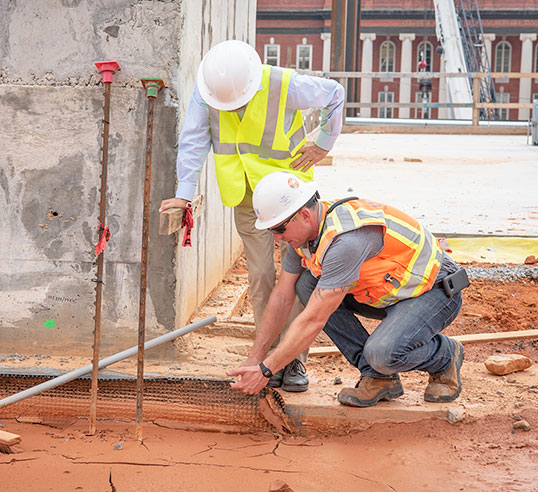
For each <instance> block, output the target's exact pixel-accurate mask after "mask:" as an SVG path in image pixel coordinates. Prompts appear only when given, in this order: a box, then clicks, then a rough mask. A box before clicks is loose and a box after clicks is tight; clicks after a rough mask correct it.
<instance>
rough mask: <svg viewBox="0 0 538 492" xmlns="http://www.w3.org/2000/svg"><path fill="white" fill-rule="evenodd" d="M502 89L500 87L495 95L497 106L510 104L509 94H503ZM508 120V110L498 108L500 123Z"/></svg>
mask: <svg viewBox="0 0 538 492" xmlns="http://www.w3.org/2000/svg"><path fill="white" fill-rule="evenodd" d="M503 89H504V87H501V90H500V91H499V92H497V94H495V96H496V99H497V102H498V103H499V104H507V103H509V102H510V93H509V92H504V90H503ZM509 118H510V109H509V108H500V109H499V119H500V120H502V121H508V119H509Z"/></svg>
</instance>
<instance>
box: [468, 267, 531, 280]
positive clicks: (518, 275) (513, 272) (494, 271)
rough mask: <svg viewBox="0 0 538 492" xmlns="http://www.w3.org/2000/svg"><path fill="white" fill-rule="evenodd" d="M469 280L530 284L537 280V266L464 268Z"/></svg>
mask: <svg viewBox="0 0 538 492" xmlns="http://www.w3.org/2000/svg"><path fill="white" fill-rule="evenodd" d="M465 269H466V270H467V275H468V276H469V279H470V280H478V279H480V280H492V281H498V282H516V281H525V280H529V281H530V283H531V284H534V283H535V280H538V266H534V265H493V266H487V267H484V266H466V267H465Z"/></svg>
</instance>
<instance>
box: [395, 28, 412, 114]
mask: <svg viewBox="0 0 538 492" xmlns="http://www.w3.org/2000/svg"><path fill="white" fill-rule="evenodd" d="M414 40H415V35H414V34H409V33H405V34H400V41H401V42H402V55H401V60H400V72H412V71H413V69H412V66H413V60H412V57H413V41H414ZM399 102H401V103H408V102H411V79H403V78H402V79H400V98H399ZM398 115H399V117H400V118H409V108H400V110H399V111H398Z"/></svg>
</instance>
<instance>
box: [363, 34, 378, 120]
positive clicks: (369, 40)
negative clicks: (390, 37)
mask: <svg viewBox="0 0 538 492" xmlns="http://www.w3.org/2000/svg"><path fill="white" fill-rule="evenodd" d="M360 37H361V41H362V63H361V72H363V73H371V72H372V66H373V51H374V44H373V43H374V40H375V34H374V33H362V34H361V35H360ZM361 102H365V103H369V102H372V79H361ZM371 114H372V111H371V109H370V108H361V110H360V115H361V116H362V117H364V118H369V117H370V115H371Z"/></svg>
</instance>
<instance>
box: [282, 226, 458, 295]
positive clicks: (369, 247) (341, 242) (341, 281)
mask: <svg viewBox="0 0 538 492" xmlns="http://www.w3.org/2000/svg"><path fill="white" fill-rule="evenodd" d="M383 245H384V241H383V229H382V227H380V226H364V227H361V228H359V229H355V230H353V231H349V232H345V233H344V234H341V235H339V236H338V237H336V239H335V240H334V241H333V242H332V243H331V245H330V246H329V248H328V249H327V252H326V253H325V256H324V258H323V271H322V273H321V277H320V279H319V282H318V288H319V289H338V288H341V287H345V286H347V285H349V284H351V283H352V282H355V281H357V280H358V279H359V270H360V268H361V266H362V264H363V263H364V262H365V261H366V260H369V259H370V258H373V257H374V256H375V255H377V254H378V253H379V252H380V251H381V250H382V249H383ZM282 268H283V269H284V270H285V271H286V272H288V273H302V272H303V270H304V267H303V266H302V264H301V257H300V256H299V255H298V254H297V252H296V251H295V250H294V249H293V248H287V253H286V257H285V258H284V261H283V262H282ZM457 269H458V266H457V265H456V263H455V262H454V260H453V259H452V258H450V256H448V255H447V254H446V253H443V262H442V264H441V268H440V270H439V273H438V274H437V278H436V282H438V281H439V280H441V279H443V278H444V277H446V276H447V275H448V274H450V273H454V272H455V271H456V270H457Z"/></svg>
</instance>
